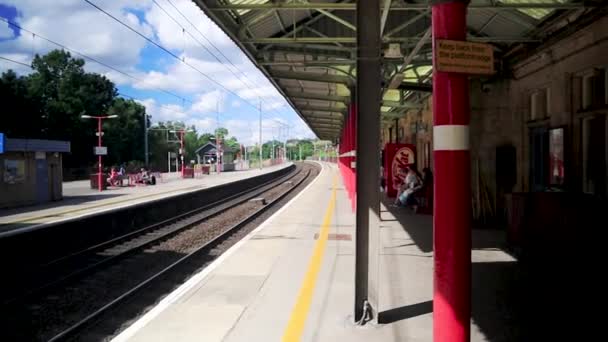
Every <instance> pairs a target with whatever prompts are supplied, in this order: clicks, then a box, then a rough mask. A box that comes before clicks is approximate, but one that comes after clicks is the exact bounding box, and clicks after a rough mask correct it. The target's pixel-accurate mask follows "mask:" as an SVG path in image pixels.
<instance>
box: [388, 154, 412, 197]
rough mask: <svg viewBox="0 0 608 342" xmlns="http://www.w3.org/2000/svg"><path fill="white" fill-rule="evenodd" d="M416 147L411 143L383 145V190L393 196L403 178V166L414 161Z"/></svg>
mask: <svg viewBox="0 0 608 342" xmlns="http://www.w3.org/2000/svg"><path fill="white" fill-rule="evenodd" d="M414 151H416V147H415V146H414V145H411V144H395V143H389V144H386V145H384V179H385V180H386V181H385V185H384V187H385V189H384V190H385V192H386V194H387V196H388V197H395V196H396V195H397V189H399V186H400V185H401V184H403V181H404V179H405V168H406V167H407V166H409V165H412V164H415V163H416V154H415V152H414Z"/></svg>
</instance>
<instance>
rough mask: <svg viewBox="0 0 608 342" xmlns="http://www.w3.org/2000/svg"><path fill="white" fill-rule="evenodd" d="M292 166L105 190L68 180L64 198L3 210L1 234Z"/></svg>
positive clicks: (84, 182) (0, 222) (173, 179)
mask: <svg viewBox="0 0 608 342" xmlns="http://www.w3.org/2000/svg"><path fill="white" fill-rule="evenodd" d="M290 165H291V163H285V164H281V165H275V166H271V167H266V168H264V169H262V170H260V169H252V170H247V171H230V172H223V173H220V174H211V175H205V176H203V177H202V178H191V179H182V178H179V177H178V176H177V175H170V177H165V180H164V181H163V182H162V183H161V182H159V183H157V184H156V185H154V186H134V187H124V188H111V189H109V190H106V191H103V192H99V191H97V190H95V189H91V188H90V187H89V182H88V181H76V182H66V183H63V184H64V199H63V200H62V201H58V202H51V203H46V204H43V205H34V206H27V207H21V208H15V209H2V210H0V235H3V234H9V233H10V234H12V233H15V232H17V231H21V230H24V229H26V230H32V229H38V228H40V227H42V226H44V225H47V224H50V223H56V222H60V221H64V220H68V219H74V218H78V217H85V216H88V215H91V214H95V213H99V212H103V211H109V210H114V209H117V208H123V207H128V206H132V205H136V204H139V203H143V202H147V201H152V200H156V199H161V198H167V197H172V196H177V195H181V194H184V193H188V192H192V191H197V190H200V189H204V188H210V187H213V186H217V185H221V184H226V183H231V182H235V181H238V180H241V179H246V178H250V177H255V176H259V175H261V174H264V173H268V172H272V171H276V170H279V169H282V168H285V167H288V166H290Z"/></svg>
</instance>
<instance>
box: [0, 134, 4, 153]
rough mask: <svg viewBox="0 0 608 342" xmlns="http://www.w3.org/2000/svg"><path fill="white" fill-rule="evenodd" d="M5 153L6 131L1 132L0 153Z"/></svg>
mask: <svg viewBox="0 0 608 342" xmlns="http://www.w3.org/2000/svg"><path fill="white" fill-rule="evenodd" d="M2 153H4V133H0V154H2Z"/></svg>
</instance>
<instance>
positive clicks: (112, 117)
mask: <svg viewBox="0 0 608 342" xmlns="http://www.w3.org/2000/svg"><path fill="white" fill-rule="evenodd" d="M117 117H118V115H106V116H91V115H82V116H81V118H83V119H96V120H97V147H99V149H98V151H96V153H97V157H98V160H97V188H98V189H99V191H103V184H102V182H101V181H102V176H101V173H102V172H101V171H102V164H101V136H102V135H103V132H102V131H101V122H102V121H103V120H105V119H114V118H117Z"/></svg>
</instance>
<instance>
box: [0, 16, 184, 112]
mask: <svg viewBox="0 0 608 342" xmlns="http://www.w3.org/2000/svg"><path fill="white" fill-rule="evenodd" d="M0 20H2V21H4V22H5V23H7V24H9V25H10V26H13V27H15V28H18V29H20V30H22V31H24V32H27V33H30V34H33V35H35V36H36V37H37V38H40V39H42V40H45V41H47V42H49V43H51V44H53V45H56V46H59V47H60V48H62V49H64V50H67V51H69V52H72V53H74V54H76V55H79V56H81V57H82V58H84V59H87V60H89V61H91V62H94V63H97V64H99V65H102V66H104V67H106V68H108V69H110V70H113V71H116V72H117V73H119V74H121V75H123V76H126V77H129V78H131V79H133V80H136V81H139V82H145V81H144V80H142V79H141V78H139V77H136V76H133V75H131V74H129V73H127V72H125V71H122V70H120V69H118V68H116V67H114V66H111V65H109V64H107V63H104V62H102V61H100V60H98V59H96V58H93V57H91V56H88V55H86V54H84V53H82V52H80V51H77V50H74V49H72V48H70V47H68V46H66V45H64V44H61V43H59V42H56V41H54V40H52V39H50V38H46V37H44V36H41V35H40V34H38V33H36V32H32V31H30V30H28V29H26V28H24V27H22V26H20V25H19V24H17V23H14V22H12V21H10V20H8V19H6V18H3V17H0ZM154 89H156V90H158V91H160V92H163V93H165V94H167V95H171V96H173V97H175V98H178V99H180V100H181V101H183V102H188V103H194V102H193V101H192V100H189V99H187V98H185V97H183V96H180V95H178V94H175V93H173V92H171V91H169V90H166V89H163V88H158V87H154Z"/></svg>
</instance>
